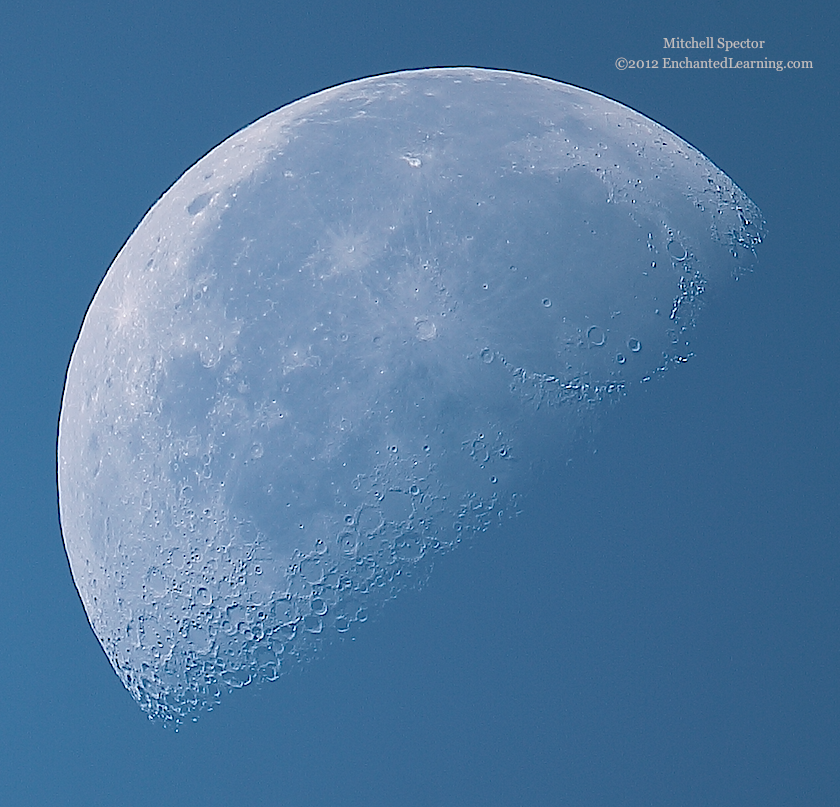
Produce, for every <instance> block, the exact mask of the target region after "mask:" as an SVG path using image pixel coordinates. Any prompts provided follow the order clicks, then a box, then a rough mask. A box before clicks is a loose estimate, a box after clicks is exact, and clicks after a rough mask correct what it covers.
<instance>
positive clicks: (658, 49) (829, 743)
mask: <svg viewBox="0 0 840 807" xmlns="http://www.w3.org/2000/svg"><path fill="white" fill-rule="evenodd" d="M683 5H686V4H680V3H674V2H667V3H657V2H635V3H618V2H612V3H610V2H607V3H601V4H595V3H592V4H589V3H583V2H580V3H576V4H574V5H571V4H568V3H564V2H561V0H553V1H552V2H545V3H542V2H538V0H516V1H506V2H494V0H450V2H439V1H438V2H425V3H403V2H396V1H395V0H388V1H387V2H386V1H385V0H355V2H341V3H339V2H324V1H323V0H308V1H307V2H303V3H296V4H292V3H283V2H279V1H275V2H264V0H252V1H251V2H247V3H236V4H234V3H221V2H212V1H211V2H207V0H205V2H194V1H193V0H190V1H189V2H172V1H171V0H170V2H147V1H146V0H140V2H133V3H119V4H117V3H114V4H106V3H97V2H81V3H77V4H70V3H63V2H62V3H59V2H55V3H44V2H38V0H35V2H31V3H11V2H4V3H2V5H0V244H2V249H0V348H1V349H0V424H2V427H0V451H2V464H0V475H2V476H0V547H1V548H2V555H0V635H1V636H2V650H0V804H2V805H10V806H11V807H17V805H37V806H38V807H48V806H50V805H61V806H62V807H64V806H70V807H74V806H75V805H85V806H86V807H87V806H88V805H109V806H116V807H122V806H123V805H125V806H127V807H132V806H133V805H138V806H141V805H143V806H145V805H178V806H179V807H181V806H182V807H187V806H188V805H189V806H192V805H195V806H196V807H199V805H201V807H214V806H215V805H233V804H236V805H239V804H243V805H244V804H248V805H251V804H253V805H289V807H296V806H297V805H314V804H324V805H347V806H348V807H353V806H354V805H366V807H377V806H378V805H389V806H391V805H397V806H399V807H412V806H413V805H417V806H418V807H421V806H423V807H425V806H426V805H430V806H437V805H459V806H460V805H463V807H470V806H471V805H481V807H492V806H494V805H515V806H518V805H529V807H534V806H537V805H610V806H612V805H715V806H716V807H723V806H724V805H737V806H738V807H746V806H747V805H760V807H770V806H771V805H836V804H838V803H840V705H839V704H838V700H840V676H839V675H838V673H840V630H838V628H840V582H838V575H840V518H838V515H839V514H838V502H840V485H839V484H838V482H840V473H839V472H838V471H839V470H840V463H838V449H840V430H838V427H837V419H838V409H839V408H840V407H838V402H840V383H839V382H838V338H837V325H838V307H837V305H838V304H837V301H838V299H840V283H838V257H837V247H836V240H837V235H838V224H837V222H838V220H839V217H838V214H840V211H838V192H837V189H838V179H840V178H839V177H838V160H837V147H838V145H837V144H838V135H837V132H838V130H840V127H838V122H840V121H838V86H840V80H838V71H837V62H836V40H837V34H838V30H840V29H838V25H837V23H838V15H837V6H836V4H835V3H831V2H828V0H826V2H810V3H808V2H806V3H802V4H800V3H794V2H792V0H791V1H790V2H785V3H772V2H738V1H737V0H726V2H703V3H697V4H695V5H696V6H697V9H695V10H687V9H678V8H675V7H676V6H683ZM706 35H712V36H715V37H717V36H725V37H728V38H744V37H749V38H751V39H764V40H766V42H767V45H766V46H765V50H764V52H763V55H765V56H767V57H769V58H773V59H784V60H786V59H811V60H813V62H814V69H813V70H807V71H805V70H803V71H798V72H794V71H788V72H781V73H779V72H775V71H749V72H746V71H745V72H735V71H692V72H690V71H672V72H666V71H663V70H661V69H660V70H658V71H647V72H642V71H630V70H627V71H625V72H619V71H618V70H616V69H615V67H614V60H615V59H616V57H619V56H625V57H628V58H642V59H652V58H661V57H662V56H663V55H669V54H667V53H664V52H663V50H662V39H663V37H666V36H667V37H672V36H682V37H690V36H695V37H698V38H699V37H701V36H706ZM670 55H673V54H670ZM463 64H467V65H480V66H485V67H497V68H509V69H514V70H519V71H524V72H532V73H537V74H540V75H544V76H548V77H551V78H555V79H558V80H561V81H566V82H569V83H572V84H577V85H579V86H583V87H586V88H588V89H591V90H594V91H596V92H599V93H602V94H604V95H607V96H609V97H612V98H615V99H617V100H619V101H621V102H623V103H625V104H627V105H629V106H631V107H633V108H635V109H638V110H639V111H641V112H642V113H644V114H646V115H648V116H649V117H651V118H653V119H654V120H657V121H659V122H660V123H662V124H663V125H665V126H667V127H668V128H670V129H672V130H673V131H674V132H676V133H677V134H679V135H680V136H682V137H683V138H685V139H686V140H688V141H689V142H691V143H692V144H693V145H695V146H696V147H697V148H699V149H700V150H701V151H703V152H704V153H705V154H707V155H708V156H709V157H710V158H711V159H712V160H713V161H714V162H715V163H717V164H718V165H719V166H720V167H721V168H722V169H723V170H724V171H726V172H727V173H728V174H729V175H730V176H731V177H732V178H733V179H734V180H735V181H736V182H737V183H738V184H740V185H741V186H742V187H743V188H744V189H745V190H746V192H747V193H748V194H749V195H750V196H751V197H752V198H753V199H754V200H755V201H756V202H757V203H758V204H759V206H760V207H761V208H762V210H763V212H764V214H765V216H766V218H767V220H768V222H769V236H768V238H767V240H766V243H765V245H764V247H763V249H762V250H761V264H760V270H759V271H758V272H756V273H755V274H753V275H750V276H747V277H745V278H744V279H742V280H741V281H740V282H739V283H735V282H732V283H731V284H728V287H726V288H725V287H724V286H720V287H718V291H719V294H716V295H715V298H714V299H713V300H712V301H711V302H712V304H711V305H709V306H708V307H707V310H706V311H705V312H704V316H703V318H702V320H701V324H700V328H699V330H698V333H697V334H696V337H695V339H694V342H693V346H694V348H695V350H696V352H697V356H696V358H694V359H692V361H691V362H689V363H688V365H686V366H685V367H683V368H680V369H679V370H677V371H674V372H671V373H668V375H667V377H666V378H665V379H664V380H663V381H662V382H661V383H657V384H652V385H650V386H649V387H647V388H646V389H644V390H639V391H638V392H637V393H636V394H634V395H632V396H630V397H628V399H627V400H626V401H625V402H624V403H623V404H622V406H620V407H618V408H617V409H615V410H614V411H612V412H611V413H610V414H609V416H608V417H607V418H606V419H605V421H604V425H603V428H602V429H601V430H600V432H599V433H598V434H597V435H595V436H593V437H592V439H591V440H588V441H584V442H582V443H581V444H580V445H579V446H577V447H576V448H575V449H574V452H573V453H574V457H573V460H572V462H571V463H570V464H569V468H568V473H567V474H566V475H565V476H563V477H562V478H558V479H556V480H554V485H555V487H556V493H555V494H553V495H551V496H547V497H545V500H543V501H540V502H537V503H536V504H535V506H534V507H533V508H532V509H531V510H530V511H529V512H528V513H527V514H526V515H525V516H524V517H523V518H522V519H521V520H520V521H518V522H517V523H516V524H515V525H514V526H512V527H511V529H510V530H509V531H507V533H506V534H505V535H499V536H490V537H488V538H487V539H486V540H484V541H481V542H477V543H475V544H473V545H472V546H471V547H470V548H464V549H461V550H459V551H458V552H456V553H453V554H452V555H450V556H448V557H446V558H444V559H443V560H442V561H440V562H439V563H438V564H437V568H436V570H435V573H434V575H433V577H432V580H431V583H430V584H429V585H428V587H427V588H425V589H424V590H422V591H420V592H410V593H408V594H406V595H405V596H403V597H402V598H401V599H399V600H398V601H396V602H395V603H393V604H391V606H390V607H389V608H387V609H386V611H385V612H384V613H383V614H382V615H381V616H380V618H379V619H378V620H376V621H375V622H372V623H368V624H367V625H365V626H364V629H362V630H359V631H358V632H357V638H356V639H355V641H353V642H345V643H343V644H340V645H338V646H336V647H334V648H333V649H332V652H330V653H329V654H328V656H327V657H326V658H324V659H323V660H321V661H319V662H317V663H315V664H312V665H310V666H309V667H308V668H306V669H304V670H302V671H301V672H299V673H296V674H292V675H289V676H287V677H285V678H284V679H281V680H280V681H279V682H277V683H275V684H274V685H272V686H266V687H264V688H262V689H255V688H252V689H246V690H244V691H242V692H240V693H237V694H236V695H234V696H232V697H229V698H228V699H226V700H225V702H224V703H223V705H222V706H221V707H220V708H218V709H217V710H216V711H214V712H213V713H212V714H210V715H206V716H204V717H202V719H201V720H199V722H198V723H196V724H192V723H190V724H188V725H186V726H185V727H183V728H182V730H181V731H180V732H179V733H177V734H175V733H173V732H172V731H166V730H163V729H161V728H159V727H158V726H156V725H153V724H151V723H149V722H148V720H147V719H146V718H145V716H144V715H143V714H142V713H141V712H140V710H139V709H138V708H137V706H136V705H135V704H134V703H133V701H132V700H131V698H130V697H129V695H128V694H127V693H126V692H125V691H124V689H123V687H122V685H121V684H120V682H119V680H118V679H117V677H116V675H115V674H114V673H113V672H112V670H111V668H110V666H109V664H108V662H107V660H106V658H105V655H104V654H103V652H102V651H101V649H100V647H99V645H98V643H97V641H96V639H95V637H94V636H93V634H92V632H91V630H90V628H89V627H88V624H87V621H86V618H85V614H84V611H83V610H82V607H81V604H80V602H79V599H78V597H77V594H76V591H75V588H74V586H73V582H72V579H71V577H70V573H69V570H68V566H67V562H66V559H65V556H64V549H63V546H62V541H61V535H60V531H59V524H58V517H57V508H56V490H55V434H56V422H57V417H58V410H59V405H60V397H61V391H62V384H63V379H64V372H65V369H66V366H67V362H68V359H69V356H70V351H71V349H72V346H73V342H74V340H75V337H76V335H77V332H78V329H79V327H80V324H81V320H82V317H83V315H84V312H85V310H86V308H87V305H88V304H89V302H90V300H91V297H92V296H93V293H94V291H95V290H96V287H97V284H98V283H99V281H100V280H101V278H102V276H103V274H104V273H105V271H106V270H107V268H108V266H109V264H110V262H111V260H112V259H113V257H114V255H115V254H116V253H117V251H118V250H119V248H120V247H121V245H122V243H123V242H124V241H125V239H126V238H127V237H128V236H129V234H130V233H131V231H132V230H133V229H134V227H135V226H136V225H137V223H138V222H139V220H140V218H141V217H142V216H143V214H144V213H145V211H146V210H147V209H148V207H149V206H150V205H151V204H153V203H154V202H155V200H156V199H157V198H158V197H159V196H160V195H161V194H162V193H163V192H164V191H165V190H166V189H167V188H168V187H169V185H171V184H172V182H174V181H175V180H176V179H177V178H178V176H179V175H180V174H181V173H182V172H183V171H184V170H185V169H186V168H187V167H188V166H189V165H191V164H192V163H193V162H195V161H196V160H197V159H198V158H199V157H201V156H202V155H203V154H204V153H205V152H207V151H208V150H209V149H210V148H212V147H213V146H214V145H216V144H217V143H219V142H220V141H222V140H224V139H225V138H226V137H228V136H229V135H230V134H232V133H233V132H234V131H236V130H237V129H239V128H241V127H242V126H244V125H246V124H247V123H249V122H251V121H253V120H254V119H256V118H258V117H260V116H262V115H263V114H265V113H267V112H269V111H270V110H273V109H275V108H277V107H279V106H282V105H283V104H286V103H288V102H290V101H292V100H294V99H296V98H299V97H301V96H304V95H307V94H309V93H312V92H314V91H317V90H319V89H322V88H324V87H327V86H330V85H334V84H337V83H341V82H344V81H348V80H351V79H354V78H359V77H362V76H367V75H371V74H375V73H382V72H387V71H392V70H397V69H404V68H411V67H423V66H431V65H463Z"/></svg>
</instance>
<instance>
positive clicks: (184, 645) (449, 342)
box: [58, 68, 762, 721]
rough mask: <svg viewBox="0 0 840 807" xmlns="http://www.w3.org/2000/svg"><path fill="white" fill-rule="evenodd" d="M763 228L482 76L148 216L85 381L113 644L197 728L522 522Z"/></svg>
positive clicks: (260, 127)
mask: <svg viewBox="0 0 840 807" xmlns="http://www.w3.org/2000/svg"><path fill="white" fill-rule="evenodd" d="M761 230H762V222H761V215H760V213H759V211H758V210H757V209H756V208H755V206H754V205H753V204H752V203H751V202H750V200H749V199H748V198H747V197H746V196H745V195H744V194H743V193H742V192H741V190H740V189H739V188H737V187H736V186H735V185H734V184H733V183H732V181H731V180H730V179H729V178H728V177H727V176H726V175H724V174H723V173H722V172H721V171H720V170H719V169H717V168H716V167H715V166H714V165H713V164H712V163H711V162H709V160H708V159H706V158H705V157H704V156H703V155H702V154H700V153H699V152H698V151H697V150H695V149H694V148H693V147H691V146H690V145H688V144H687V143H685V142H684V141H683V140H681V139H680V138H678V137H677V136H675V135H674V134H673V133H671V132H669V131H668V130H666V129H664V128H663V127H661V126H659V125H658V124H656V123H654V122H653V121H651V120H649V119H647V118H645V117H644V116H642V115H640V114H639V113H637V112H634V111H632V110H630V109H628V108H627V107H624V106H622V105H621V104H618V103H616V102H614V101H611V100H608V99H606V98H603V97H601V96H599V95H596V94H593V93H591V92H588V91H585V90H582V89H578V88H576V87H571V86H569V85H565V84H561V83H558V82H555V81H551V80H548V79H543V78H537V77H534V76H528V75H523V74H517V73H510V72H502V71H491V70H482V69H472V68H457V69H456V68H447V69H429V70H419V71H411V72H405V73H397V74H391V75H385V76H378V77H374V78H369V79H363V80H360V81H355V82H352V83H350V84H345V85H342V86H339V87H335V88H333V89H329V90H325V91H323V92H320V93H318V94H316V95H314V96H311V97H308V98H305V99H303V100H300V101H297V102H295V103H293V104H290V105H289V106H287V107H284V108H282V109H280V110H278V111H276V112H274V113H272V114H269V115H267V116H265V117H264V118H262V119H260V120H258V121H257V122H255V123H253V124H252V125H250V126H248V127H247V128H245V129H243V130H242V131H241V132H239V133H237V134H236V135H234V136H232V137H231V138H229V139H228V140H226V141H225V142H224V143H222V144H221V145H220V146H218V147H217V148H216V149H214V150H213V151H211V152H210V153H209V154H208V155H207V156H205V157H204V158H203V159H201V160H200V161H199V162H198V163H196V164H195V165H194V166H193V167H192V168H190V169H189V170H188V171H187V172H186V173H185V174H184V175H183V176H182V177H181V179H179V180H178V182H176V183H175V185H173V187H172V188H171V189H170V190H169V191H168V192H167V193H166V194H165V195H164V196H163V197H162V198H161V200H160V201H159V202H158V203H157V204H156V205H155V206H154V207H153V208H152V209H151V210H150V211H149V213H148V214H147V215H146V217H145V218H144V219H143V221H142V222H141V224H140V225H139V226H138V228H137V230H136V231H135V232H134V234H133V235H132V236H131V238H130V239H129V240H128V242H127V243H126V245H125V247H124V248H123V249H122V251H121V252H120V253H119V255H118V256H117V258H116V259H115V260H114V263H113V265H112V266H111V268H110V269H109V271H108V273H107V275H106V277H105V279H104V280H103V282H102V284H101V286H100V288H99V290H98V291H97V293H96V296H95V298H94V300H93V302H92V303H91V306H90V308H89V310H88V312H87V315H86V317H85V320H84V324H83V326H82V329H81V332H80V335H79V338H78V341H77V343H76V346H75V349H74V351H73V355H72V358H71V361H70V367H69V370H68V374H67V381H66V386H65V392H64V399H63V403H62V410H61V418H60V424H59V449H58V463H59V464H58V478H59V499H60V515H61V524H62V531H63V535H64V541H65V546H66V549H67V554H68V557H69V560H70V565H71V569H72V572H73V576H74V579H75V581H76V585H77V588H78V590H79V594H80V596H81V598H82V601H83V603H84V606H85V609H86V611H87V614H88V617H89V619H90V622H91V625H92V627H93V629H94V631H95V632H96V635H97V636H98V638H99V640H100V642H101V643H102V646H103V648H104V649H105V652H106V653H107V655H108V658H109V659H110V661H111V663H112V664H113V666H114V668H115V670H116V671H117V673H118V674H119V676H120V678H121V679H122V681H123V683H124V684H125V686H126V687H127V688H128V689H129V691H130V692H131V693H132V695H133V696H134V697H135V698H136V699H137V700H138V702H139V703H140V704H141V706H142V707H143V708H144V709H145V710H146V711H147V712H148V713H149V715H150V716H151V717H157V718H161V719H164V720H167V721H169V720H175V721H178V720H181V719H182V718H183V717H184V716H185V715H187V714H189V713H191V712H193V711H195V710H197V709H201V708H206V707H209V706H212V704H214V703H215V702H217V700H218V699H219V698H220V697H221V696H222V694H223V693H224V692H226V691H228V690H230V689H234V688H237V687H240V686H243V685H244V684H247V683H249V682H251V681H256V680H262V681H265V680H273V679H275V678H277V677H278V675H279V674H280V672H281V671H282V669H283V668H284V667H286V666H288V665H289V664H290V663H293V662H294V661H295V660H298V659H301V658H309V657H311V656H312V655H313V654H315V653H316V652H317V651H318V649H319V647H320V645H321V644H322V643H323V641H324V639H325V638H327V637H330V636H335V635H338V634H341V633H344V632H346V631H348V630H351V629H355V628H354V623H359V622H363V621H365V619H366V618H367V614H368V613H369V612H370V611H371V610H374V609H376V608H378V607H380V606H381V605H382V603H384V602H385V601H386V600H387V599H389V598H390V597H392V596H393V595H394V594H395V593H396V592H398V591H399V590H400V589H401V588H404V587H406V586H411V585H416V584H417V582H419V581H422V579H423V578H424V576H425V575H426V574H427V573H428V571H429V568H430V564H431V561H432V559H433V558H434V556H435V555H436V554H439V553H440V552H442V551H444V550H446V549H449V548H451V547H453V546H455V545H456V544H457V543H458V542H459V541H460V540H462V539H463V538H464V537H465V536H469V535H475V534H476V533H480V532H482V531H484V530H486V529H488V528H489V527H490V526H491V525H494V524H498V523H499V522H503V521H505V520H506V519H507V518H508V517H510V516H512V515H515V513H516V511H517V510H518V509H519V508H520V507H521V506H524V505H523V504H522V502H523V499H524V497H525V494H527V492H528V491H529V490H530V489H531V488H533V486H534V483H535V480H536V478H537V476H538V475H539V473H540V472H541V471H544V470H545V469H547V468H549V469H550V468H551V466H552V463H554V462H562V457H563V448H564V446H566V445H568V442H569V440H570V439H572V437H573V436H574V434H575V433H576V431H578V430H579V429H580V427H581V426H582V425H584V424H585V423H586V422H587V420H588V419H589V418H590V417H591V416H592V415H594V414H596V413H597V412H598V411H599V410H602V409H605V408H606V407H607V406H608V405H609V402H610V401H613V400H617V399H619V398H620V397H621V396H622V395H624V394H625V393H627V392H628V391H630V390H631V389H632V387H633V386H635V385H637V384H641V383H647V382H648V381H650V380H651V379H653V378H655V377H657V376H660V375H662V374H663V373H664V372H665V371H666V370H668V368H670V367H673V366H674V365H676V364H679V363H681V362H684V361H686V360H687V359H688V358H689V357H690V355H691V353H690V352H691V347H690V345H689V344H688V343H689V332H690V329H691V327H692V326H693V324H694V318H695V315H696V313H697V311H698V308H699V305H700V303H701V301H702V299H703V295H704V293H705V292H706V290H707V288H708V287H709V286H710V285H712V284H721V285H722V284H724V283H725V282H728V280H729V279H731V277H732V276H733V275H737V273H738V272H739V271H742V270H743V269H744V268H747V267H749V266H750V264H751V262H752V261H753V258H754V248H755V247H756V245H757V244H758V243H759V242H760V240H761Z"/></svg>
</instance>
